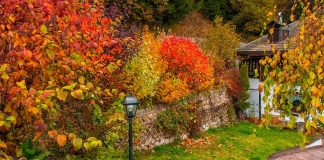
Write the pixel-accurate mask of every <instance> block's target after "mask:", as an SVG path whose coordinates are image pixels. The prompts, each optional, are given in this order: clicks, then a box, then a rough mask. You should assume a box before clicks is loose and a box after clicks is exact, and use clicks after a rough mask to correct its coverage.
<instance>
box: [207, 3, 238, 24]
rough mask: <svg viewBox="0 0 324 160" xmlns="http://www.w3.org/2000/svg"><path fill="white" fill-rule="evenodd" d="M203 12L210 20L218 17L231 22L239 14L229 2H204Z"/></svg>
mask: <svg viewBox="0 0 324 160" xmlns="http://www.w3.org/2000/svg"><path fill="white" fill-rule="evenodd" d="M201 11H202V12H203V13H204V15H205V16H206V17H208V18H209V19H210V20H214V19H215V17H216V16H219V17H224V19H225V20H227V21H229V20H232V18H233V16H234V15H235V14H237V13H236V11H235V10H234V9H233V7H232V5H231V2H230V1H229V0H217V1H215V0H203V2H202V7H201Z"/></svg>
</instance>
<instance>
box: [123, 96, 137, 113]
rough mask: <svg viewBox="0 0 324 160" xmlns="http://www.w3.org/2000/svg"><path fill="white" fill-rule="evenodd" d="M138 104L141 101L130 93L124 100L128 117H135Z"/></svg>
mask: <svg viewBox="0 0 324 160" xmlns="http://www.w3.org/2000/svg"><path fill="white" fill-rule="evenodd" d="M138 104H139V102H138V100H137V98H136V97H134V96H132V95H128V96H126V97H125V99H124V101H123V105H125V109H126V113H127V117H129V118H133V117H135V115H136V109H137V105H138Z"/></svg>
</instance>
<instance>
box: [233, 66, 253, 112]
mask: <svg viewBox="0 0 324 160" xmlns="http://www.w3.org/2000/svg"><path fill="white" fill-rule="evenodd" d="M239 84H240V86H241V87H242V89H243V90H242V92H241V93H240V94H239V96H238V97H236V98H234V99H235V101H236V102H235V105H234V107H235V108H236V110H237V112H238V117H239V118H242V112H243V111H244V110H246V109H248V108H249V107H250V103H249V102H248V101H247V100H248V99H249V98H250V93H249V89H250V82H249V75H248V66H247V65H246V64H243V65H242V66H241V68H240V76H239Z"/></svg>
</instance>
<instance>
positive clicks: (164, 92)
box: [157, 77, 190, 103]
mask: <svg viewBox="0 0 324 160" xmlns="http://www.w3.org/2000/svg"><path fill="white" fill-rule="evenodd" d="M189 93H190V90H189V86H188V85H187V83H186V81H183V80H181V79H179V78H174V77H170V78H166V79H165V80H163V81H161V82H160V83H159V86H158V90H157V99H158V100H159V101H160V102H165V103H172V102H176V101H178V100H180V99H182V98H184V97H185V96H187V95H188V94H189Z"/></svg>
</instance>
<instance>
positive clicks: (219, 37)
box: [202, 17, 240, 66]
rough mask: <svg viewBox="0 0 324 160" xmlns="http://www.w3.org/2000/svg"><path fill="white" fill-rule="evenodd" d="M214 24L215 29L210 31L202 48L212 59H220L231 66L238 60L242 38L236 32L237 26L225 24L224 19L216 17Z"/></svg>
mask: <svg viewBox="0 0 324 160" xmlns="http://www.w3.org/2000/svg"><path fill="white" fill-rule="evenodd" d="M214 22H215V27H214V28H212V29H211V30H209V32H208V34H207V36H206V38H205V40H204V43H203V45H202V48H203V50H204V51H205V52H206V53H207V54H208V55H210V56H211V57H214V58H215V57H218V58H220V59H221V60H223V61H224V62H225V63H226V64H228V66H231V65H233V62H234V60H235V58H236V48H238V47H239V42H240V36H239V35H238V34H237V33H236V32H235V26H234V25H233V24H231V23H229V22H227V23H224V22H223V18H221V17H216V18H215V21H214Z"/></svg>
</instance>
